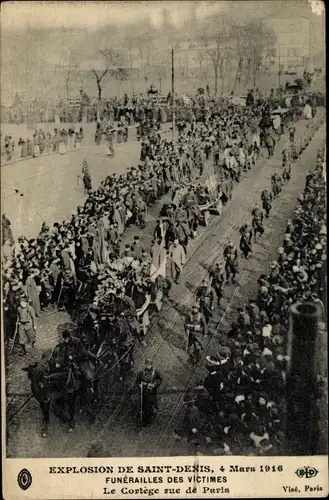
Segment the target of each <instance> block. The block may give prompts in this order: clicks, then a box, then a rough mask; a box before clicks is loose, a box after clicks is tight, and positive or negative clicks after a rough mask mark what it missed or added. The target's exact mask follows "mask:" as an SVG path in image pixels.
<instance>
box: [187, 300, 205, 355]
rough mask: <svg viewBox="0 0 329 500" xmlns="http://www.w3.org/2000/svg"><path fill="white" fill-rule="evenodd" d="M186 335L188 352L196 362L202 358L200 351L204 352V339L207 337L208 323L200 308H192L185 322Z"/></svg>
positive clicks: (196, 306)
mask: <svg viewBox="0 0 329 500" xmlns="http://www.w3.org/2000/svg"><path fill="white" fill-rule="evenodd" d="M185 333H186V335H187V341H186V351H187V353H188V354H189V355H190V356H191V359H192V360H193V361H194V362H197V361H198V360H199V358H200V351H202V350H203V342H204V338H205V337H207V334H208V330H207V322H206V318H205V317H204V315H203V314H202V313H201V312H200V306H198V305H195V306H193V307H192V312H191V314H189V316H188V317H187V319H186V322H185Z"/></svg>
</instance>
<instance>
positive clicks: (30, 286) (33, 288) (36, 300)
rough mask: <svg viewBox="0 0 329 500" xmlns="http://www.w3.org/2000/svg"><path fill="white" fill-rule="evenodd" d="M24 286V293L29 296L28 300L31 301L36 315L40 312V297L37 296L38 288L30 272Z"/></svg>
mask: <svg viewBox="0 0 329 500" xmlns="http://www.w3.org/2000/svg"><path fill="white" fill-rule="evenodd" d="M25 287H26V294H27V296H28V298H29V301H30V302H31V304H32V306H33V308H34V310H35V314H36V315H37V316H40V313H41V305H40V297H39V292H38V288H37V285H36V282H35V279H34V274H30V275H29V276H28V277H27V279H26V282H25Z"/></svg>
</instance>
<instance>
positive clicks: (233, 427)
mask: <svg viewBox="0 0 329 500" xmlns="http://www.w3.org/2000/svg"><path fill="white" fill-rule="evenodd" d="M309 140H310V139H309V138H308V140H307V141H306V144H307V143H308V142H309ZM306 144H303V145H302V147H301V150H300V151H302V150H303V149H304V147H305V145H306ZM323 162H324V147H323V148H322V149H321V150H320V151H319V152H318V157H317V161H316V167H315V170H313V171H310V173H309V174H308V175H307V178H306V187H305V190H304V193H303V194H302V195H301V196H300V197H299V198H298V203H297V207H296V208H295V211H294V214H293V217H292V218H291V219H289V220H288V222H287V228H286V234H285V236H284V240H283V243H282V246H281V247H279V248H278V250H277V259H276V260H275V261H273V262H272V263H271V266H270V267H271V270H270V272H269V274H262V275H261V276H260V277H259V279H258V284H259V292H258V295H257V297H255V298H253V299H250V300H249V301H248V303H247V304H245V305H244V306H243V307H240V308H238V310H237V316H236V319H235V321H233V322H232V324H231V327H230V330H229V331H228V332H227V333H225V334H223V335H221V337H220V341H219V346H218V350H217V352H214V353H213V355H211V356H207V357H206V360H207V361H206V368H207V375H206V376H205V378H204V379H203V380H201V381H200V382H199V383H198V384H197V387H195V389H193V390H191V391H190V393H189V394H188V395H187V397H186V400H185V404H186V408H187V409H186V416H185V421H184V423H185V431H187V433H188V437H189V439H190V441H191V443H193V444H194V445H195V446H197V447H199V446H200V445H202V444H205V443H207V444H208V445H215V446H217V447H218V448H219V449H220V450H221V453H226V454H232V453H233V454H234V452H236V451H237V450H238V449H248V448H254V450H256V451H257V453H260V454H264V453H265V454H266V453H269V451H270V450H271V448H273V447H274V449H276V450H277V449H278V447H280V445H282V439H283V430H284V415H285V408H284V404H285V403H284V401H285V400H284V397H283V395H284V390H285V380H286V375H287V374H286V372H287V362H288V361H289V358H288V356H287V353H288V328H289V309H290V306H291V305H292V304H293V303H296V302H298V301H313V302H317V303H319V304H320V305H321V308H322V310H323V314H324V306H323V302H322V300H323V296H324V294H323V292H324V287H325V278H324V277H325V274H326V272H325V266H326V258H327V255H326V187H325V180H324V175H323ZM285 166H286V162H285V160H284V161H283V167H284V168H285ZM267 191H271V190H267ZM278 194H279V193H278ZM278 194H276V193H275V190H274V189H273V183H272V193H271V195H272V196H274V197H275V196H277V195H278ZM267 197H268V195H266V198H267ZM264 200H265V197H264V196H262V203H263V208H264V209H265V210H266V207H267V205H265V206H264ZM258 210H259V209H258ZM268 214H269V212H268V213H267V214H265V211H264V213H263V216H261V217H260V218H258V220H257V223H256V225H255V224H254V219H255V214H253V223H252V225H251V226H250V225H249V224H247V225H246V226H244V227H242V228H241V230H240V233H241V239H242V238H245V235H247V242H248V246H249V251H250V252H251V251H252V247H251V241H252V233H254V235H255V237H256V234H257V231H256V230H257V229H261V230H260V233H262V232H263V227H262V220H263V217H266V215H268ZM240 241H241V240H240ZM228 246H229V247H231V249H232V250H233V254H234V256H235V257H236V255H237V251H236V248H234V246H233V244H230V245H228ZM240 249H241V242H240ZM241 250H242V252H243V249H241ZM230 253H232V252H230ZM248 253H249V252H248ZM245 256H246V255H245ZM247 257H248V255H247ZM235 264H237V263H235ZM225 270H226V273H227V271H229V273H227V274H226V276H225V272H224V271H225ZM231 273H232V268H231V266H229V269H228V268H227V258H226V262H225V265H224V267H223V268H220V266H218V265H217V266H216V268H215V269H213V270H212V271H211V273H210V280H209V281H207V282H205V283H204V284H203V287H204V288H206V289H207V290H208V293H206V294H204V293H201V300H200V301H199V303H198V305H196V306H195V308H194V313H192V316H193V314H194V323H195V322H196V321H195V316H196V315H199V321H200V319H201V323H202V324H203V325H204V327H205V328H206V325H207V320H209V317H210V316H209V311H210V310H211V307H209V304H207V303H206V302H205V300H204V295H206V296H208V297H211V293H210V289H211V287H212V288H213V290H214V292H213V294H212V296H213V301H215V298H216V295H217V297H218V302H220V300H221V297H222V293H223V285H224V284H225V282H226V280H227V278H229V276H230V274H231ZM233 274H234V275H235V273H233ZM214 303H215V302H214ZM205 311H206V315H205V314H204V312H205ZM207 312H208V317H207ZM210 315H211V313H210ZM200 316H201V318H200ZM189 321H190V322H191V318H190V319H189ZM192 322H193V317H192ZM187 326H188V329H189V333H190V334H191V330H190V328H191V327H190V325H189V324H188V325H187ZM301 418H302V416H301ZM295 425H296V426H298V422H296V423H295Z"/></svg>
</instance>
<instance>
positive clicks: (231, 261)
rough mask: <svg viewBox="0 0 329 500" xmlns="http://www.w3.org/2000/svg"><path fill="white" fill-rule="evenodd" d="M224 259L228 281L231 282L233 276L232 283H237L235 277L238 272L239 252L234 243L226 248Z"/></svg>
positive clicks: (230, 243)
mask: <svg viewBox="0 0 329 500" xmlns="http://www.w3.org/2000/svg"><path fill="white" fill-rule="evenodd" d="M224 259H225V272H226V280H227V282H229V281H230V278H231V276H232V283H235V282H236V279H235V276H236V274H237V272H238V251H237V249H236V247H235V246H234V244H233V242H232V241H230V242H229V244H228V245H227V246H226V247H225V248H224Z"/></svg>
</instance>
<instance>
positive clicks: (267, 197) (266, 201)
mask: <svg viewBox="0 0 329 500" xmlns="http://www.w3.org/2000/svg"><path fill="white" fill-rule="evenodd" d="M261 200H262V202H263V209H264V210H265V217H269V215H270V210H271V208H272V205H271V203H272V193H271V192H270V191H269V190H268V189H267V188H265V189H264V191H263V192H262V194H261Z"/></svg>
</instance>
